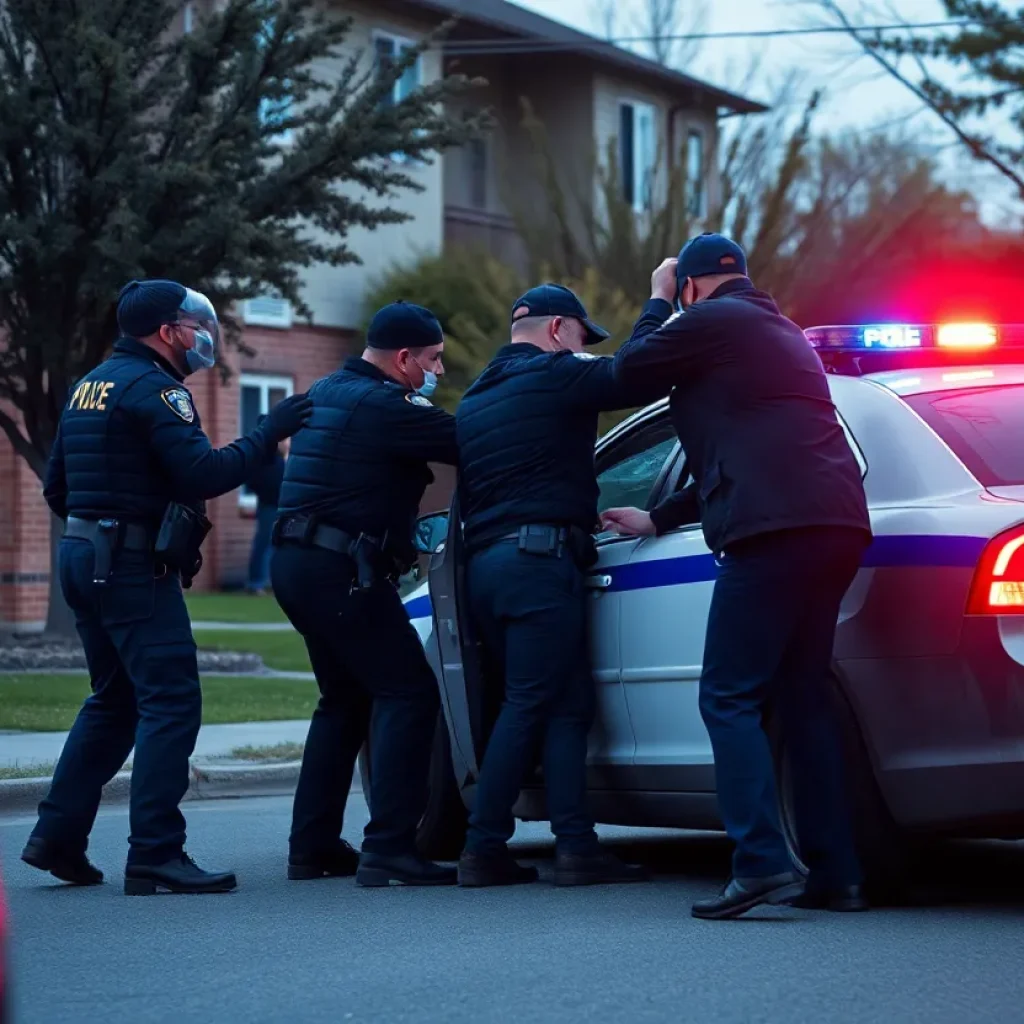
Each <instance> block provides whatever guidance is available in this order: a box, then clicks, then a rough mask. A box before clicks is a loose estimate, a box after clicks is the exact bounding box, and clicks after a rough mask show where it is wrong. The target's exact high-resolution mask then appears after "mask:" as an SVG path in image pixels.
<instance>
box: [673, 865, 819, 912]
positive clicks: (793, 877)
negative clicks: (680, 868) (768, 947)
mask: <svg viewBox="0 0 1024 1024" xmlns="http://www.w3.org/2000/svg"><path fill="white" fill-rule="evenodd" d="M803 891H804V882H803V879H802V878H801V877H800V876H799V875H798V874H796V872H794V871H783V872H782V873H781V874H778V875H767V876H765V877H763V878H734V879H732V880H731V881H730V882H729V884H728V885H727V886H726V887H725V888H724V889H723V890H722V892H721V894H720V895H718V896H715V897H714V898H712V899H710V900H698V901H697V902H696V903H694V904H693V906H692V907H691V908H690V912H691V913H692V914H693V916H694V917H703V918H708V919H710V920H724V919H726V918H730V917H739V916H740V915H741V914H745V913H746V912H747V911H748V910H753V909H754V907H758V906H760V905H761V904H762V903H768V904H771V905H773V906H777V905H779V904H787V903H791V902H792V901H793V900H795V899H796V898H797V897H798V896H800V895H802V894H803Z"/></svg>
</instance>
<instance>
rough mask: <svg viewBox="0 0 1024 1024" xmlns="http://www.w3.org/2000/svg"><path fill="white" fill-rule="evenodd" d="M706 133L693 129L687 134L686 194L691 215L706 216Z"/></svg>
mask: <svg viewBox="0 0 1024 1024" xmlns="http://www.w3.org/2000/svg"><path fill="white" fill-rule="evenodd" d="M705 170H706V168H705V166H704V135H703V133H702V132H699V131H697V130H696V129H691V130H690V131H689V132H688V133H687V135H686V196H687V203H688V204H689V208H690V216H691V217H703V216H704V172H705Z"/></svg>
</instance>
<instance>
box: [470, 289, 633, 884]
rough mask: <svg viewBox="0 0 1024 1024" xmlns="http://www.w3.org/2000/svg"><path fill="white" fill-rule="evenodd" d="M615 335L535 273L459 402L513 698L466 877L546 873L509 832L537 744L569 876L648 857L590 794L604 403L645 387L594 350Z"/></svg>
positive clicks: (508, 696)
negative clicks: (618, 839)
mask: <svg viewBox="0 0 1024 1024" xmlns="http://www.w3.org/2000/svg"><path fill="white" fill-rule="evenodd" d="M606 338H608V332H607V331H606V330H604V329H603V328H601V327H598V326H597V325H596V324H594V323H591V321H590V320H589V319H588V317H587V311H586V310H585V309H584V307H583V304H582V303H581V302H580V300H579V299H578V298H577V297H576V296H575V295H574V294H573V293H572V292H571V291H570V290H569V289H568V288H563V287H561V286H560V285H556V284H545V285H540V286H539V287H537V288H532V289H530V291H528V292H527V293H526V294H525V295H523V296H521V297H520V298H519V299H518V300H517V301H516V302H515V304H514V305H513V307H512V323H511V338H510V343H509V344H508V345H505V346H504V347H503V348H501V349H499V350H498V352H497V353H496V354H495V356H494V358H493V359H492V360H491V362H490V363H489V365H488V366H487V367H486V368H485V369H484V371H483V373H482V374H481V375H480V376H479V377H478V378H477V380H476V381H475V382H474V383H473V384H472V385H471V386H470V388H469V389H468V390H467V392H466V394H465V396H464V397H463V399H462V402H461V403H460V404H459V409H458V413H457V431H458V442H459V506H460V508H459V512H460V517H461V519H462V522H463V534H464V539H465V550H466V554H467V557H468V563H467V567H466V579H467V586H468V593H469V604H470V607H471V612H472V618H473V626H474V628H475V630H476V632H477V634H478V637H479V639H480V641H481V642H482V644H483V648H484V651H485V655H486V660H487V663H488V667H489V669H490V672H491V673H492V674H493V676H494V677H495V678H497V679H499V680H502V681H503V682H504V697H505V699H504V702H503V704H502V707H501V711H500V712H499V714H498V719H497V722H496V724H495V726H494V730H493V732H492V733H491V736H490V738H489V740H488V744H487V751H486V753H485V756H484V760H483V764H482V766H481V773H480V779H479V782H478V785H477V792H476V802H475V806H474V807H473V811H472V814H471V816H470V821H469V833H468V837H467V840H466V848H465V850H464V852H463V854H462V858H461V860H460V862H459V884H460V885H463V886H471V887H478V886H491V885H514V884H518V883H523V882H532V881H534V880H535V879H536V878H537V872H536V870H535V869H534V868H531V867H526V866H523V865H520V864H519V863H517V862H516V861H515V860H513V858H512V856H511V854H510V852H509V850H508V847H507V845H506V844H507V841H508V840H509V838H510V837H511V836H512V832H513V829H514V827H515V820H514V818H513V815H512V808H513V805H514V804H515V802H516V799H517V798H518V796H519V791H520V789H521V788H522V786H523V783H524V782H525V781H526V777H527V774H528V773H529V771H530V769H531V767H532V766H533V765H534V763H535V760H536V757H537V752H538V751H542V759H543V768H544V783H545V787H546V789H547V804H548V813H549V816H550V820H551V828H552V831H553V832H554V834H555V842H556V860H555V884H556V885H589V884H595V883H611V882H637V881H642V880H643V879H644V878H645V872H644V871H643V869H642V868H639V867H636V866H633V865H628V864H623V863H621V862H620V861H619V860H617V859H616V858H615V857H614V856H613V855H612V854H611V853H610V852H608V851H605V850H602V849H601V847H600V846H599V845H598V842H597V836H596V834H595V832H594V822H593V820H592V819H591V818H590V816H589V815H588V813H587V808H586V788H587V777H586V774H587V767H586V759H587V737H588V733H589V731H590V726H591V724H592V722H593V717H594V705H595V692H594V680H593V676H592V675H591V672H590V664H589V658H588V646H587V643H588V642H587V633H586V613H587V599H586V590H585V589H584V586H585V585H584V577H585V575H586V573H587V570H588V569H589V568H590V567H591V566H592V565H593V563H594V561H595V559H596V548H595V546H594V542H593V539H592V537H591V534H592V532H593V531H594V530H595V529H596V527H597V498H598V487H597V478H596V471H595V469H594V442H595V440H596V437H597V423H598V415H599V413H601V412H602V411H603V410H612V409H627V408H630V407H632V406H636V405H643V404H645V402H646V401H647V396H646V394H645V393H644V391H643V390H642V389H629V390H627V389H626V388H624V387H623V386H622V383H621V381H620V379H619V376H618V367H617V364H616V362H615V361H614V360H613V359H611V358H609V357H606V356H597V355H594V354H592V353H590V352H586V351H584V348H585V347H586V346H589V345H595V344H597V343H599V342H601V341H604V340H605V339H606Z"/></svg>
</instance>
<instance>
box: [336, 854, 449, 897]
mask: <svg viewBox="0 0 1024 1024" xmlns="http://www.w3.org/2000/svg"><path fill="white" fill-rule="evenodd" d="M456 880H457V876H456V873H455V868H446V867H442V866H441V865H440V864H435V863H434V862H433V861H430V860H427V859H426V858H425V857H421V856H420V855H419V854H418V853H404V854H399V855H397V856H388V855H386V854H383V853H367V852H366V851H365V850H364V851H363V852H362V854H360V856H359V869H358V870H357V871H356V883H357V884H358V885H362V886H366V887H367V888H369V889H376V888H381V887H383V886H386V885H454V884H455V882H456Z"/></svg>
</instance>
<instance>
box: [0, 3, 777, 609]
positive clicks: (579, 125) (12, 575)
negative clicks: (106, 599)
mask: <svg viewBox="0 0 1024 1024" xmlns="http://www.w3.org/2000/svg"><path fill="white" fill-rule="evenodd" d="M217 2H218V0H194V2H193V3H189V4H186V5H185V7H184V8H183V12H182V15H181V21H180V29H181V30H182V31H186V32H187V31H191V28H192V25H193V24H194V23H195V19H196V18H197V17H201V16H202V14H203V12H204V10H208V9H209V6H210V4H213V3H217ZM332 2H333V3H334V4H335V6H336V7H337V8H338V9H339V10H344V11H345V12H346V13H348V14H351V15H352V16H353V18H354V22H353V31H352V33H351V34H350V36H349V38H348V41H347V45H348V46H349V47H352V48H357V49H359V50H360V51H362V52H363V53H364V54H365V59H366V60H367V61H372V60H381V59H390V58H392V57H394V56H395V55H397V54H400V53H401V51H402V50H403V49H404V48H405V47H408V46H409V45H411V44H412V43H414V42H415V41H416V40H418V39H421V38H422V37H423V36H424V35H425V34H426V33H429V32H430V31H431V30H432V29H433V28H435V27H436V26H437V25H438V24H440V23H441V22H443V21H445V20H446V19H447V18H449V17H450V16H452V15H460V17H461V20H460V21H459V23H458V24H457V26H456V27H455V29H454V31H453V32H452V34H451V35H450V36H449V38H448V40H447V41H446V43H445V46H444V48H443V49H440V50H429V51H427V52H426V53H424V54H423V55H422V57H421V58H420V60H419V62H418V64H417V66H416V67H415V68H413V69H412V70H411V71H410V72H409V73H408V74H406V75H405V76H404V77H403V78H402V80H401V81H400V82H398V83H397V84H396V86H395V90H394V98H395V100H396V101H397V100H400V99H401V97H402V95H403V93H404V92H405V91H406V90H409V89H412V88H415V87H416V86H417V85H418V84H420V83H421V82H422V83H425V82H429V81H431V80H434V79H436V78H437V77H438V76H439V75H441V74H443V73H445V72H451V71H459V72H463V73H466V74H469V75H473V76H480V77H483V78H486V79H487V81H488V83H489V84H488V85H487V87H486V89H485V90H483V95H482V96H481V97H480V101H482V102H484V103H486V104H488V105H489V106H491V107H493V109H494V111H495V113H496V117H497V125H496V128H495V130H494V132H493V133H492V134H491V135H490V137H488V138H487V139H484V140H480V141H478V142H474V143H472V144H470V145H468V146H466V147H464V148H463V149H460V150H455V151H450V152H448V153H445V154H444V155H443V156H442V157H440V158H438V159H437V160H435V161H434V162H433V163H430V164H416V165H412V166H410V168H409V170H410V173H411V174H412V175H413V176H415V178H416V179H417V180H418V181H419V182H420V184H421V185H422V186H423V190H422V191H421V192H415V193H410V194H408V195H404V196H403V197H401V199H400V200H399V205H400V206H401V207H402V208H403V209H405V210H406V211H407V212H408V213H409V214H410V218H411V219H410V220H409V221H408V222H407V223H405V224H402V225H397V226H386V227H382V228H380V229H378V230H376V231H373V232H368V231H363V230H360V229H356V230H353V232H352V233H351V236H350V241H351V244H352V247H353V248H354V250H355V251H356V252H358V253H359V255H360V257H361V259H362V264H361V265H358V266H346V267H341V268H332V267H327V266H321V267H316V268H312V269H310V270H309V271H308V272H307V274H306V278H305V296H306V300H307V302H308V303H309V305H310V307H311V308H312V310H313V322H312V323H311V324H307V323H305V322H300V321H299V320H297V319H296V318H295V317H294V316H293V313H292V310H291V309H290V308H289V306H288V304H287V303H286V302H283V301H281V300H279V299H276V298H274V297H272V296H265V297H258V298H254V299H253V300H251V301H249V302H247V303H245V304H244V305H243V308H242V309H241V311H240V314H241V318H242V320H243V322H244V324H245V338H246V342H247V343H248V345H249V346H250V347H251V348H252V349H254V350H255V353H256V354H255V355H252V356H239V355H238V354H232V355H231V356H230V359H231V361H232V364H233V365H232V368H233V370H234V371H235V372H234V374H233V376H232V378H231V380H230V381H229V383H227V384H226V385H222V384H221V383H220V382H219V379H218V377H217V375H215V374H212V373H211V374H200V375H197V376H196V377H195V378H193V379H192V380H191V381H190V382H189V385H190V387H191V388H192V390H193V393H194V396H195V399H196V404H197V407H198V409H199V413H200V416H201V418H202V421H203V424H204V427H205V428H206V430H207V432H208V433H209V435H210V437H211V439H212V440H213V442H214V443H215V444H218V445H221V444H225V443H227V442H228V441H230V440H232V439H233V438H235V437H237V436H238V435H240V434H244V433H245V432H247V431H248V430H250V429H251V428H252V427H253V425H254V424H255V422H256V420H257V418H258V417H259V416H260V414H261V413H264V412H266V411H267V410H268V409H269V408H270V407H271V406H272V405H273V404H274V403H275V402H276V401H278V400H279V399H280V398H281V397H283V396H285V395H288V394H291V393H292V392H293V391H301V390H304V389H306V388H308V387H309V385H310V384H311V383H312V382H313V381H314V380H316V379H317V378H318V377H320V376H323V375H324V374H327V373H329V372H331V371H332V370H334V369H335V368H336V367H337V366H338V365H339V363H340V362H341V361H342V360H343V358H344V357H345V356H346V355H347V354H348V353H350V352H352V351H358V346H359V338H358V329H359V325H360V323H361V320H362V317H363V312H364V311H363V309H362V296H363V295H364V293H365V291H366V289H367V286H368V284H369V283H370V282H371V281H372V280H373V279H374V278H376V277H377V276H378V275H380V274H381V273H382V272H384V271H385V270H386V269H387V268H388V267H389V265H391V264H392V262H394V261H398V260H401V259H403V258H406V257H408V256H410V255H412V254H413V253H414V252H417V251H420V252H422V251H437V250H439V249H441V248H442V247H443V246H444V245H451V244H459V243H475V244H481V243H482V244H485V245H487V246H488V247H489V248H490V249H491V250H492V251H493V252H495V254H497V255H499V256H500V257H502V258H505V259H506V260H508V261H510V262H516V261H517V260H519V259H520V258H521V249H520V244H519V240H518V238H517V236H516V232H515V229H514V223H513V218H512V216H511V215H510V209H511V206H510V204H517V203H519V204H525V205H526V206H527V207H528V208H531V209H536V210H538V211H543V203H544V196H543V193H542V191H541V188H540V183H539V182H538V181H537V180H535V179H534V177H533V176H531V175H530V174H529V173H523V171H522V168H523V165H524V161H526V160H528V159H529V149H530V147H529V143H528V140H527V136H526V134H525V131H524V129H523V127H522V113H521V100H522V99H523V98H526V99H528V100H529V102H530V105H531V106H532V108H533V110H534V112H535V113H536V114H537V116H538V117H539V118H540V119H541V120H542V121H543V123H544V124H545V126H546V129H547V131H548V134H549V137H550V138H551V139H552V140H553V141H554V144H555V146H556V151H557V153H558V156H559V173H560V174H561V175H562V176H563V180H564V182H565V183H566V184H568V185H570V186H573V185H575V186H576V187H579V186H580V185H581V184H582V187H584V188H586V187H588V185H589V187H593V183H592V182H589V183H588V182H587V181H586V180H585V179H586V178H587V177H588V176H589V175H590V171H589V168H590V166H591V165H590V163H589V161H590V159H591V157H592V155H593V154H595V153H596V154H603V153H605V152H606V151H607V148H608V143H609V141H611V140H617V141H616V143H615V145H616V147H617V148H616V152H617V154H618V160H619V171H620V179H621V187H622V188H623V194H624V197H625V198H627V199H628V200H629V201H630V202H632V203H633V204H634V205H635V207H636V209H637V210H638V211H640V210H643V209H644V207H645V206H646V204H647V203H648V202H650V201H651V199H652V197H654V198H656V192H657V189H658V188H659V187H663V184H662V185H659V182H663V181H664V175H662V174H659V170H660V168H659V162H664V163H665V164H666V166H667V161H668V159H669V154H673V155H674V157H675V158H676V159H678V160H683V161H685V166H686V168H687V176H688V178H689V188H688V190H687V194H688V195H689V196H690V197H691V201H692V202H693V203H694V212H695V213H696V214H698V215H700V214H701V213H703V212H705V211H706V210H707V209H709V208H710V207H713V206H714V204H715V202H716V200H717V196H718V191H719V180H718V175H717V173H716V170H715V168H716V166H717V161H716V156H717V147H718V121H719V118H720V117H721V116H722V115H723V114H726V113H727V114H749V113H757V112H760V111H763V110H764V109H765V108H764V107H762V106H761V105H759V104H757V103H754V102H752V101H751V100H748V99H745V98H743V97H742V96H737V95H734V94H732V93H729V92H726V91H723V90H721V89H717V88H714V87H712V86H710V85H708V84H707V83H705V82H701V81H699V80H697V79H695V78H692V77H690V76H688V75H685V74H682V73H680V72H678V71H674V70H672V69H669V68H665V67H662V66H660V65H658V64H656V63H654V62H652V61H650V60H647V59H645V58H643V57H640V56H637V55H635V54H633V53H630V52H628V51H625V50H622V49H619V48H617V47H615V46H612V45H610V44H608V43H606V42H603V41H600V40H598V39H595V38H594V37H592V36H589V35H586V34H584V33H582V32H579V31H577V30H575V29H572V28H568V27H566V26H564V25H561V24H559V23H557V22H554V21H551V20H550V19H548V18H545V17H542V16H541V15H539V14H535V13H533V12H531V11H528V10H526V9H525V8H521V7H517V6H516V5H514V4H512V3H508V2H506V0H332ZM327 70H328V71H329V70H330V69H327ZM284 144H287V140H285V141H284ZM395 159H402V157H401V155H396V157H395ZM541 215H542V214H541ZM0 480H3V481H4V482H5V484H6V483H10V486H5V487H3V488H2V491H0V624H7V625H16V626H18V627H19V628H22V629H25V628H32V627H36V626H39V625H40V624H41V623H42V620H43V617H44V615H45V610H46V601H47V593H48V587H49V583H50V579H51V575H50V558H49V523H48V512H47V510H46V508H45V506H44V504H43V502H42V500H41V497H40V494H39V491H40V488H39V483H38V481H37V480H36V478H35V476H34V475H33V474H32V472H31V470H29V468H28V466H27V465H26V464H25V463H24V461H23V460H21V459H19V458H18V457H16V456H15V454H14V452H13V451H12V449H11V448H10V447H9V445H8V444H7V442H6V440H5V439H0ZM449 487H450V476H445V475H444V474H439V479H438V482H437V485H436V486H435V488H434V489H433V490H432V491H431V492H428V495H427V497H426V499H425V504H426V505H428V506H431V507H436V506H438V505H439V504H441V503H443V502H444V501H445V500H446V493H447V489H448V488H449ZM252 511H253V499H252V496H251V495H247V494H245V493H244V492H243V493H238V492H236V493H233V494H230V495H227V496H225V497H223V498H220V499H218V500H216V501H214V502H212V503H211V505H210V516H211V519H212V520H213V522H214V524H215V527H216V528H215V530H214V532H213V533H212V535H211V536H210V537H209V539H208V540H207V543H206V546H205V547H204V568H203V571H202V574H201V576H200V578H199V579H198V580H197V581H196V586H197V587H211V586H238V585H241V584H242V583H243V582H244V578H245V571H246V564H247V560H248V550H249V541H250V537H251V534H252V529H253V525H252Z"/></svg>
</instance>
